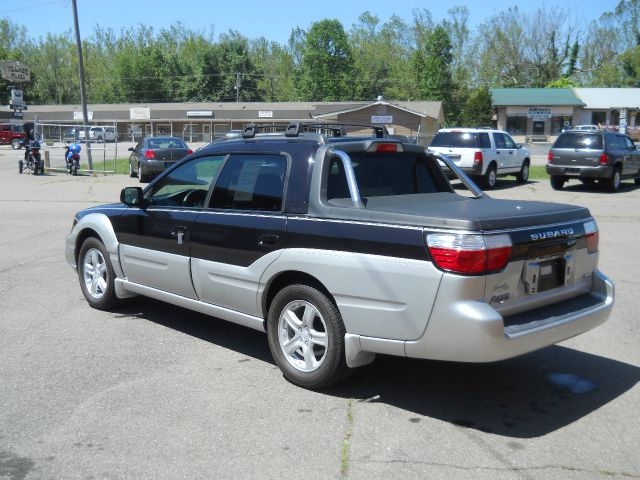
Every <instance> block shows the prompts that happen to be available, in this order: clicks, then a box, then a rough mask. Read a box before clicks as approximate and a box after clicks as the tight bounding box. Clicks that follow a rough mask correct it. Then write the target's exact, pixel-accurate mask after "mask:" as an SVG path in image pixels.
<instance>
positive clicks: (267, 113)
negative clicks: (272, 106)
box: [258, 110, 273, 118]
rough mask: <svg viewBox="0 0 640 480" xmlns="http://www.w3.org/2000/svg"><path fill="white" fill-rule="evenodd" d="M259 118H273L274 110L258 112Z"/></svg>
mask: <svg viewBox="0 0 640 480" xmlns="http://www.w3.org/2000/svg"><path fill="white" fill-rule="evenodd" d="M258 118H273V110H258Z"/></svg>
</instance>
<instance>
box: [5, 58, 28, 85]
mask: <svg viewBox="0 0 640 480" xmlns="http://www.w3.org/2000/svg"><path fill="white" fill-rule="evenodd" d="M0 74H1V75H2V78H4V79H6V80H9V81H10V82H16V83H23V82H30V81H31V69H30V68H29V67H27V66H26V65H24V64H22V63H20V62H18V61H17V60H9V61H3V62H0Z"/></svg>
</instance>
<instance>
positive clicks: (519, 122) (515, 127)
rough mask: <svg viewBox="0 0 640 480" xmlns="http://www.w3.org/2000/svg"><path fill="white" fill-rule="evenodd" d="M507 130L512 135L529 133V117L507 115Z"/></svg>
mask: <svg viewBox="0 0 640 480" xmlns="http://www.w3.org/2000/svg"><path fill="white" fill-rule="evenodd" d="M507 132H508V133H510V134H511V135H526V134H527V117H526V115H523V116H515V115H510V116H508V117H507Z"/></svg>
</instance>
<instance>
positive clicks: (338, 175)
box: [327, 153, 450, 200]
mask: <svg viewBox="0 0 640 480" xmlns="http://www.w3.org/2000/svg"><path fill="white" fill-rule="evenodd" d="M350 156H351V163H352V165H353V172H354V173H355V176H356V182H357V183H358V188H359V190H360V195H361V196H362V197H365V198H366V197H383V196H393V195H409V194H413V193H435V192H444V191H450V189H449V188H448V184H447V183H446V179H445V178H444V176H443V175H442V173H441V172H440V170H439V167H438V166H437V165H435V164H434V162H432V161H431V160H430V159H428V158H426V157H424V156H416V155H415V154H414V155H411V154H409V153H404V154H374V155H371V154H351V155H350ZM333 198H349V188H348V185H347V179H346V175H345V173H344V168H343V166H342V161H341V160H339V159H337V158H334V159H332V160H331V161H330V163H329V178H328V181H327V200H331V199H333Z"/></svg>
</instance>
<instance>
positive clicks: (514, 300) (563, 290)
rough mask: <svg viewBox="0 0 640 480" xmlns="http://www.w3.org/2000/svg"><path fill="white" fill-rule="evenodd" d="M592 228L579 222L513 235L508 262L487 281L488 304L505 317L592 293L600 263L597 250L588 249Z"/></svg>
mask: <svg viewBox="0 0 640 480" xmlns="http://www.w3.org/2000/svg"><path fill="white" fill-rule="evenodd" d="M588 224H590V225H588ZM591 225H592V226H593V229H595V222H593V220H580V221H574V222H568V223H562V224H556V225H549V226H539V227H527V228H522V229H514V230H512V231H510V232H509V236H510V237H511V242H512V244H513V247H512V251H511V256H510V258H509V263H508V264H507V267H506V268H505V269H504V270H503V271H501V272H498V273H495V274H492V275H488V276H487V277H486V279H487V282H486V287H485V301H486V302H487V303H489V304H490V305H491V306H492V307H493V308H495V309H496V310H497V311H499V312H500V313H501V315H503V316H505V317H506V316H510V315H516V314H520V313H522V312H526V311H530V310H535V309H537V308H540V307H544V306H547V305H550V304H552V303H557V302H561V301H565V300H568V299H570V298H574V297H578V296H580V295H584V294H588V293H589V292H590V291H591V290H592V286H593V278H594V272H595V270H596V267H597V260H598V254H597V248H596V249H593V247H592V246H590V247H589V249H588V248H587V243H588V242H587V234H588V233H589V234H590V235H594V234H593V233H592V230H591ZM585 228H587V230H588V231H587V230H585ZM595 235H596V238H595V241H596V242H597V231H596V233H595ZM596 245H597V243H596Z"/></svg>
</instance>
